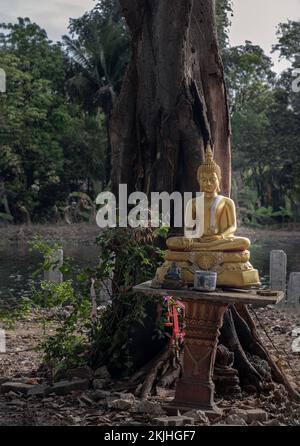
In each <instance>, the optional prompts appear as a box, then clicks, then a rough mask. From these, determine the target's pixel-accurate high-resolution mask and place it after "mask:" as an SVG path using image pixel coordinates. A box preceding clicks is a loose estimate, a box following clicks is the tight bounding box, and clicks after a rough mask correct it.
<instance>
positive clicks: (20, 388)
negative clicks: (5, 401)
mask: <svg viewBox="0 0 300 446" xmlns="http://www.w3.org/2000/svg"><path fill="white" fill-rule="evenodd" d="M32 387H33V386H31V385H30V384H23V383H19V382H8V383H4V384H2V386H1V393H9V392H14V393H22V394H23V395H27V393H28V391H29V390H30V389H32Z"/></svg>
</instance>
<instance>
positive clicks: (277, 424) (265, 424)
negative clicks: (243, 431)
mask: <svg viewBox="0 0 300 446" xmlns="http://www.w3.org/2000/svg"><path fill="white" fill-rule="evenodd" d="M260 424H261V426H285V424H282V423H280V421H279V420H270V421H266V422H265V423H263V424H262V423H260Z"/></svg>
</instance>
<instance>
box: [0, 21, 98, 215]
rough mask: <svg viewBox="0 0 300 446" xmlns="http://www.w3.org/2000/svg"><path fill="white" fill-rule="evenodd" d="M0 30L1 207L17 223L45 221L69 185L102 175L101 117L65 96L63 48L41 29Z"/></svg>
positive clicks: (15, 27)
mask: <svg viewBox="0 0 300 446" xmlns="http://www.w3.org/2000/svg"><path fill="white" fill-rule="evenodd" d="M2 29H3V31H4V33H2V34H1V38H0V57H1V68H3V69H4V70H5V71H6V74H7V93H6V94H1V95H0V105H1V108H0V110H1V112H0V113H1V117H0V135H1V138H0V148H1V150H0V190H1V192H0V193H1V197H0V200H2V206H1V209H0V212H1V211H2V214H1V215H2V219H3V218H6V219H7V218H8V219H10V220H14V221H16V222H22V221H27V222H30V220H31V219H33V220H39V221H42V220H43V219H46V220H49V219H51V218H52V216H53V211H52V209H53V206H54V205H55V206H56V207H57V206H60V205H61V206H65V200H66V199H67V197H68V194H69V193H70V192H72V191H73V190H72V188H73V187H74V186H75V187H77V188H80V184H83V183H85V182H88V181H89V179H90V180H91V181H92V180H98V181H99V178H100V179H101V178H103V177H104V172H105V171H104V167H105V164H104V162H103V159H104V150H103V152H102V148H104V147H105V144H104V141H103V131H102V128H103V118H102V117H101V116H100V113H98V114H95V116H94V117H93V118H89V116H88V115H87V114H86V112H84V111H83V110H82V109H81V108H80V107H79V106H77V105H76V104H73V103H72V102H71V101H70V98H69V96H68V95H67V92H66V78H67V73H66V60H65V55H64V52H63V50H62V47H61V45H59V44H53V43H52V42H51V41H49V40H48V38H47V34H46V32H45V31H44V30H42V29H41V28H40V27H39V26H38V25H36V24H35V23H31V21H30V20H29V19H19V20H18V23H17V24H7V25H5V24H3V25H2ZM80 131H81V133H80ZM87 133H88V136H87ZM84 134H85V139H84V141H83V135H84ZM101 155H103V156H101ZM87 157H89V159H93V160H94V163H93V169H91V167H90V163H89V162H88V161H87ZM84 160H85V161H84ZM74 166H77V170H76V169H75V167H74ZM78 166H80V169H78ZM92 190H93V188H91V191H92ZM5 216H6V217H5Z"/></svg>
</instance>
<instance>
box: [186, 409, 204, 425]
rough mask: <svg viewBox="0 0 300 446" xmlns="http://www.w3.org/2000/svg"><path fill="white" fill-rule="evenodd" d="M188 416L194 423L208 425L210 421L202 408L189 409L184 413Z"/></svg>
mask: <svg viewBox="0 0 300 446" xmlns="http://www.w3.org/2000/svg"><path fill="white" fill-rule="evenodd" d="M184 415H185V416H186V417H188V418H193V420H194V421H195V422H196V423H202V424H206V425H209V424H210V421H209V419H208V418H207V416H206V415H205V412H203V411H202V410H196V409H194V410H190V411H189V412H186V413H185V414H184Z"/></svg>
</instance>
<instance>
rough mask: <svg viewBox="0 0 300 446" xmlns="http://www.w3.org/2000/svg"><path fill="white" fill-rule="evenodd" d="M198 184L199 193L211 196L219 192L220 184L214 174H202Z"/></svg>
mask: <svg viewBox="0 0 300 446" xmlns="http://www.w3.org/2000/svg"><path fill="white" fill-rule="evenodd" d="M199 183H200V190H201V192H206V193H207V194H212V193H214V192H219V191H220V182H219V179H218V175H217V174H216V173H202V174H201V176H200V181H199Z"/></svg>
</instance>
